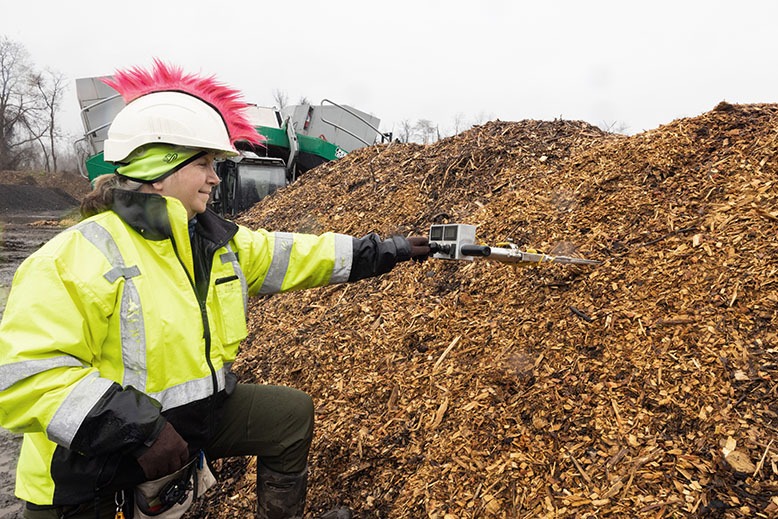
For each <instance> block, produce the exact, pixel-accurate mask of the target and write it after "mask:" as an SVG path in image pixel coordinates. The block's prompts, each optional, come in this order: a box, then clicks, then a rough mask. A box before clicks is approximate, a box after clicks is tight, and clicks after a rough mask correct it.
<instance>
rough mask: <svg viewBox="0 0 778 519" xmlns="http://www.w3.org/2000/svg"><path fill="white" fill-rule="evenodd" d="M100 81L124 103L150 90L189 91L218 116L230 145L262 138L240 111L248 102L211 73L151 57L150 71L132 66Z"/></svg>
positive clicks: (151, 91) (242, 110)
mask: <svg viewBox="0 0 778 519" xmlns="http://www.w3.org/2000/svg"><path fill="white" fill-rule="evenodd" d="M102 81H103V82H104V83H105V84H106V85H108V86H109V87H111V88H113V89H114V90H116V91H117V92H119V94H121V96H122V98H123V99H124V102H125V103H130V102H131V101H134V100H135V99H137V98H139V97H141V96H144V95H146V94H151V93H154V92H183V93H185V94H189V95H191V96H194V97H196V98H198V99H200V100H202V101H203V102H205V103H207V104H209V105H210V106H211V107H213V108H214V109H215V110H216V111H217V112H218V113H219V115H221V118H222V120H223V121H224V124H225V126H226V127H227V133H228V134H229V136H230V142H232V144H233V146H234V145H235V142H237V141H241V140H245V141H248V142H250V143H251V144H262V142H263V141H264V140H265V138H264V137H263V136H262V135H260V134H259V133H257V130H256V129H255V128H254V127H253V126H252V125H251V123H250V122H249V120H248V119H247V118H246V115H245V114H244V111H245V109H246V108H248V106H249V105H248V104H246V103H245V102H243V100H242V95H241V93H240V91H238V90H234V89H232V88H230V87H228V86H226V85H224V84H223V83H220V82H218V81H217V80H216V78H215V76H210V77H202V76H198V75H195V74H185V73H184V71H183V69H182V68H180V67H176V66H174V65H167V64H165V63H164V62H162V61H161V60H159V59H157V58H154V68H153V70H151V71H147V70H145V69H142V68H140V67H132V68H129V69H126V70H118V71H116V73H115V74H114V76H113V78H103V80H102Z"/></svg>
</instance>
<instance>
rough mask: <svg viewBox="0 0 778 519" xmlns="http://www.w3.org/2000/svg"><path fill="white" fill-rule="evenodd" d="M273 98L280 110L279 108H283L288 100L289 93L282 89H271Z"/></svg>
mask: <svg viewBox="0 0 778 519" xmlns="http://www.w3.org/2000/svg"><path fill="white" fill-rule="evenodd" d="M273 100H274V101H275V102H276V106H278V109H279V110H280V109H281V108H284V107H285V106H286V104H287V103H288V102H289V95H288V94H287V93H286V92H284V91H283V90H280V89H278V88H276V89H275V90H273Z"/></svg>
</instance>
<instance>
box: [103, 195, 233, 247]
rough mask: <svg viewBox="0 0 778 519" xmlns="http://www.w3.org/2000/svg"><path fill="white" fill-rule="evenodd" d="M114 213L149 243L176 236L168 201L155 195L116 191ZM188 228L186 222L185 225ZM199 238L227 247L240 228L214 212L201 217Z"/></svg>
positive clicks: (198, 229)
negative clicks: (172, 226)
mask: <svg viewBox="0 0 778 519" xmlns="http://www.w3.org/2000/svg"><path fill="white" fill-rule="evenodd" d="M113 210H114V212H115V213H116V214H118V215H119V217H120V218H121V219H122V220H124V222H125V223H127V225H129V226H130V227H132V228H133V229H135V230H136V231H137V232H138V233H139V234H140V235H141V236H143V237H144V238H146V239H147V240H152V241H159V240H166V239H169V238H171V237H172V236H173V230H172V228H171V225H170V218H169V217H168V212H167V204H166V202H165V198H164V197H163V196H160V195H158V194H155V193H140V192H138V191H127V190H125V189H116V190H114V196H113ZM183 224H184V225H187V223H186V222H184V223H183ZM195 231H196V232H197V234H199V235H201V236H202V237H204V238H206V239H207V240H209V241H211V242H213V243H215V244H216V245H217V246H218V247H222V246H224V245H226V244H227V243H228V242H229V241H230V239H232V237H233V236H235V233H236V232H238V226H237V225H236V224H234V223H233V222H230V221H228V220H225V219H224V218H222V217H220V216H219V215H218V214H216V213H215V212H214V211H213V210H212V209H211V208H208V209H207V210H206V211H205V212H204V213H202V214H199V215H197V226H196V228H195Z"/></svg>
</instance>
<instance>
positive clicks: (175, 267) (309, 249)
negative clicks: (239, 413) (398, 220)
mask: <svg viewBox="0 0 778 519" xmlns="http://www.w3.org/2000/svg"><path fill="white" fill-rule="evenodd" d="M193 250H194V252H193ZM407 256H408V247H407V242H406V241H405V240H404V239H402V238H399V239H398V238H394V239H390V240H386V241H383V242H382V241H380V240H378V239H377V237H376V236H375V235H368V236H367V237H365V238H362V239H355V238H352V237H350V236H344V235H338V234H333V233H327V234H323V235H321V236H312V235H304V234H288V233H271V232H267V231H263V230H258V231H251V230H249V229H248V228H245V227H241V226H237V225H235V224H234V223H232V222H228V221H226V220H223V219H221V218H219V217H218V216H216V215H215V214H214V213H212V212H210V211H208V212H206V213H205V214H202V215H199V216H198V219H197V226H196V229H195V233H194V236H193V238H192V239H191V240H190V234H189V229H188V222H187V220H186V211H185V210H184V208H183V206H182V205H181V203H180V202H179V201H178V200H176V199H172V198H165V197H161V196H158V195H148V194H141V193H135V192H127V191H116V195H115V204H114V210H112V211H106V212H104V213H101V214H98V215H96V216H93V217H91V218H89V219H87V220H84V221H83V222H81V223H79V224H78V225H76V226H74V227H72V228H70V229H68V230H66V231H64V232H62V233H61V234H59V235H58V236H56V237H55V238H54V239H52V240H51V241H50V242H48V243H47V244H45V245H44V246H43V247H42V248H41V249H39V250H38V251H37V252H35V253H34V254H32V255H31V256H30V257H29V258H28V259H27V260H25V261H24V263H23V264H22V265H21V266H20V267H19V269H18V270H17V273H16V275H15V277H14V282H13V285H12V289H11V292H10V294H9V297H8V302H7V306H6V308H5V312H4V316H3V320H2V323H0V425H2V426H3V427H5V428H7V429H9V430H11V431H14V432H17V433H25V436H24V441H23V445H22V451H21V454H20V457H19V464H18V468H17V481H16V495H17V496H18V497H19V498H20V499H23V500H25V501H29V502H31V503H35V504H38V505H49V504H55V505H69V504H79V503H82V502H85V501H89V500H91V499H93V498H94V496H95V494H101V493H105V492H112V491H113V490H114V489H118V488H129V487H131V486H133V485H135V484H137V483H138V482H140V481H142V480H143V474H142V471H141V469H140V467H139V466H138V464H137V462H135V456H134V455H133V453H134V452H135V453H136V452H137V451H138V450H139V449H142V448H144V446H148V445H150V444H151V442H153V440H154V439H155V438H156V435H157V434H158V433H159V431H160V430H161V428H162V426H163V425H164V423H165V421H166V420H167V421H170V422H171V423H172V424H173V425H174V427H175V428H176V430H178V432H179V433H180V434H181V435H182V436H183V437H184V438H185V439H186V440H187V441H188V442H189V444H190V446H191V447H192V448H193V449H197V448H199V447H201V446H203V445H205V444H206V443H207V442H208V440H209V438H210V435H211V434H212V431H211V428H212V426H213V425H212V424H213V423H214V422H215V420H217V419H218V412H219V408H220V404H221V403H222V402H223V400H224V398H226V397H227V396H228V395H229V393H231V390H232V388H233V387H234V384H235V379H234V375H232V374H231V373H230V366H231V364H232V362H233V361H234V360H235V357H236V355H237V353H238V347H239V344H240V342H241V341H242V340H243V339H244V338H245V337H246V335H247V329H246V309H247V303H246V301H247V298H248V296H251V295H256V294H260V293H273V292H281V291H288V290H295V289H302V288H309V287H314V286H322V285H326V284H330V283H340V282H345V281H355V280H357V279H361V278H364V277H367V276H371V275H377V274H380V273H382V272H386V271H388V270H390V269H391V268H392V267H393V266H394V264H395V263H396V262H397V261H402V260H405V259H408V257H407Z"/></svg>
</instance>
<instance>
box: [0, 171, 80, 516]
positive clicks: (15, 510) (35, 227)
mask: <svg viewBox="0 0 778 519" xmlns="http://www.w3.org/2000/svg"><path fill="white" fill-rule="evenodd" d="M41 178H42V177H40V176H38V177H36V176H34V175H18V174H16V175H11V174H9V173H8V172H2V175H0V316H1V315H2V311H3V310H4V309H5V303H6V299H7V297H8V292H9V290H10V287H11V281H12V279H13V275H14V272H15V271H16V268H17V267H18V266H19V264H20V263H21V262H22V261H23V260H24V259H25V258H26V257H27V256H29V255H30V254H31V253H32V252H34V251H35V250H37V249H38V248H39V247H40V246H41V245H43V244H44V243H45V242H46V241H48V240H49V239H51V238H52V237H53V236H54V235H55V234H57V233H59V232H60V231H62V228H63V224H62V223H61V221H62V220H63V219H67V218H72V215H73V213H74V210H75V208H76V207H77V206H78V200H77V198H76V197H77V196H78V193H79V189H80V190H81V191H83V192H85V191H86V190H87V188H85V186H84V185H83V181H82V180H81V179H80V177H74V176H72V175H71V176H60V177H52V176H47V177H45V178H43V181H41ZM2 182H17V183H18V182H21V184H6V183H2ZM57 184H61V185H60V186H58V185H57ZM87 186H88V184H87ZM63 188H64V189H63ZM21 438H22V437H21V435H16V434H12V433H11V432H9V431H7V430H6V429H3V428H1V427H0V519H17V518H21V517H22V503H21V502H20V501H19V500H18V499H17V498H16V497H15V496H14V480H15V478H16V462H17V459H18V455H19V448H20V447H21Z"/></svg>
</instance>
